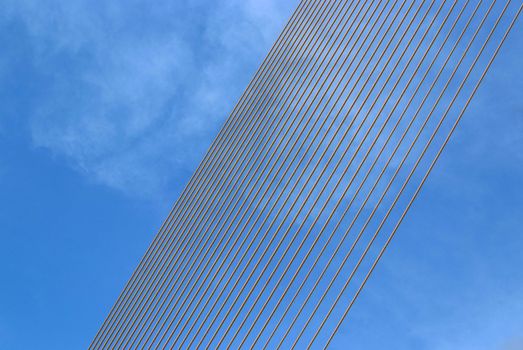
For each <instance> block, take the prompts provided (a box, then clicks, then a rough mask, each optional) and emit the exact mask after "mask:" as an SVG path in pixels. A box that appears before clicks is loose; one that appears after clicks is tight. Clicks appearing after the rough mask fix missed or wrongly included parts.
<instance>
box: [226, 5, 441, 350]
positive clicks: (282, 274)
mask: <svg viewBox="0 0 523 350" xmlns="http://www.w3.org/2000/svg"><path fill="white" fill-rule="evenodd" d="M441 8H442V7H440V10H441ZM438 14H439V11H438V13H437V14H436V16H435V17H434V19H435V18H436V17H437V15H438ZM449 15H450V12H449ZM433 21H434V20H433ZM431 25H432V23H431V24H430V25H429V28H430V27H431ZM428 32H429V31H428V30H427V31H426V32H425V34H424V36H423V38H422V39H421V40H420V42H419V44H418V46H417V47H416V49H415V53H414V54H413V55H412V57H411V59H410V60H409V62H408V63H407V64H404V70H403V72H402V73H400V74H399V76H400V79H398V81H397V82H396V84H394V87H393V88H392V90H391V93H390V94H389V96H388V97H387V98H386V99H385V100H386V102H385V103H384V104H383V107H382V108H381V110H380V111H379V112H378V113H377V115H380V114H381V112H382V111H383V109H384V108H385V106H386V104H387V102H388V101H389V99H390V97H391V96H392V93H393V91H394V90H395V89H396V87H397V86H398V84H399V82H400V81H401V78H402V77H403V74H404V73H405V71H406V69H407V67H408V66H409V65H410V63H411V61H412V58H413V57H414V55H415V54H416V52H417V50H418V49H419V48H420V46H421V44H422V42H423V40H424V38H425V36H426V35H427V34H428ZM406 50H407V47H406V48H405V52H406ZM402 57H403V54H402V56H401V58H402ZM401 58H400V60H399V61H398V64H399V62H400V61H401ZM392 71H395V68H393V69H392ZM412 78H413V76H411V79H412ZM387 82H388V80H387ZM386 84H387V83H385V85H386ZM382 91H383V90H382ZM380 94H381V92H380ZM378 97H379V96H378ZM378 97H377V98H376V100H375V102H374V103H373V104H372V105H371V107H370V108H369V113H370V110H371V109H372V108H373V107H374V105H375V103H376V102H377V99H378ZM369 113H368V114H369ZM367 117H368V115H367ZM367 117H365V118H364V119H367ZM376 121H377V119H375V120H374V122H373V123H372V124H371V126H370V127H369V129H368V131H367V133H366V134H365V136H364V137H363V140H362V141H361V143H360V146H358V148H357V149H356V151H355V153H354V155H353V157H352V158H351V159H350V161H349V162H348V164H347V167H346V170H345V171H344V172H343V173H342V175H341V176H340V178H339V179H338V181H337V183H336V185H335V186H334V188H333V190H332V191H331V193H330V194H329V195H328V197H327V199H326V200H324V201H323V203H324V204H323V206H322V208H321V209H320V210H319V212H318V214H317V216H316V218H315V219H314V221H313V223H312V224H311V226H310V227H309V230H308V232H307V233H306V234H305V235H304V238H303V240H302V242H301V243H300V244H299V246H298V248H296V249H295V250H294V251H295V253H294V255H293V257H292V258H291V259H290V261H289V262H288V264H287V266H286V268H285V269H284V271H283V272H282V273H281V274H280V278H279V279H278V281H277V282H276V284H275V286H274V287H273V289H272V291H271V293H270V294H269V296H268V297H267V298H265V300H266V301H265V303H264V305H263V306H262V307H261V310H262V311H263V310H264V308H265V307H266V305H267V303H268V302H269V301H270V299H271V298H272V295H273V294H274V292H275V291H276V289H277V287H278V285H279V283H280V282H281V281H282V279H283V277H284V276H285V274H286V273H287V271H288V270H289V268H290V266H291V265H292V263H293V262H294V259H295V258H296V256H297V255H298V253H299V252H300V250H301V248H302V247H303V245H304V244H305V242H306V240H307V238H308V236H309V234H310V232H311V230H312V228H313V227H314V226H315V224H316V223H317V222H318V220H319V219H320V217H321V215H322V213H323V211H324V210H325V208H326V206H327V204H329V202H330V200H331V198H332V196H333V195H334V193H335V192H336V190H337V188H338V186H339V185H340V184H341V182H342V181H343V179H344V178H343V176H344V175H345V173H346V172H347V171H348V169H349V167H350V165H351V164H352V161H353V160H354V158H355V157H356V155H357V154H358V152H359V150H360V149H361V146H362V144H363V142H364V141H365V140H366V138H367V136H368V135H369V134H370V131H372V128H373V126H374V124H375V123H376ZM382 131H383V128H382V129H381V130H380V132H378V134H377V136H376V138H375V140H374V142H373V144H374V143H375V142H377V140H378V138H379V137H380V135H381V132H382ZM371 147H372V146H371ZM344 155H345V153H344V154H343V155H342V156H341V157H340V161H339V164H341V162H342V159H343V157H344ZM365 159H366V157H365V158H364V160H365ZM364 160H363V161H362V162H361V164H360V166H359V167H358V169H357V170H356V171H359V169H360V168H361V166H362V165H363V163H364ZM335 169H337V166H336V168H335ZM335 171H336V170H335ZM329 181H330V178H329V180H327V182H325V185H324V188H323V189H322V190H321V191H320V195H319V196H318V197H317V199H316V201H315V202H314V203H313V204H312V206H311V209H310V210H309V213H307V214H306V215H305V216H306V217H308V216H309V215H310V214H311V213H312V210H313V208H315V206H316V204H318V201H319V199H320V198H321V194H323V191H324V190H325V189H326V188H327V186H328V182H329ZM332 215H333V212H331V215H330V217H332ZM328 220H330V218H329V219H328ZM305 222H306V220H304V221H302V223H301V224H300V226H299V227H298V229H297V230H296V232H295V234H294V236H293V238H292V239H291V242H290V243H289V244H288V245H287V247H286V249H285V250H284V252H283V253H282V254H281V255H280V259H279V261H278V263H277V264H276V267H275V268H274V269H273V271H272V272H271V274H270V275H269V277H268V280H271V279H272V277H273V276H274V274H275V273H276V272H277V270H278V268H279V266H280V264H281V262H283V258H284V257H285V256H286V255H287V253H288V251H289V249H290V248H291V247H292V244H293V242H294V240H295V238H297V236H298V234H299V232H300V231H301V229H302V228H303V225H304V224H305ZM284 236H286V235H284ZM263 271H265V269H264V270H263ZM262 274H263V272H262ZM266 286H267V285H265V286H262V288H261V291H260V292H259V293H258V295H257V297H256V298H255V300H254V302H253V303H252V305H251V307H250V309H249V310H248V311H247V313H246V315H245V316H244V318H243V321H242V322H241V324H240V325H239V326H238V328H237V332H236V333H235V335H234V336H233V338H232V339H231V341H230V342H229V345H228V347H229V346H230V345H231V344H232V342H233V341H234V339H235V337H236V335H237V334H238V332H239V331H240V329H241V328H242V327H243V326H244V324H245V322H246V321H247V319H248V317H249V315H250V313H251V312H252V310H253V308H254V307H255V306H256V304H257V302H258V301H259V300H260V298H261V297H262V295H263V292H264V291H265V288H266ZM245 300H247V299H245ZM241 309H243V306H242V308H241ZM256 321H257V319H256V320H255V321H254V322H256ZM252 327H254V323H251V328H250V329H249V331H250V330H251V329H252ZM249 331H248V332H249ZM241 345H243V341H242V344H241Z"/></svg>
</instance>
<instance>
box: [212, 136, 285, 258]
mask: <svg viewBox="0 0 523 350" xmlns="http://www.w3.org/2000/svg"><path fill="white" fill-rule="evenodd" d="M280 143H281V142H280ZM271 159H272V156H271ZM252 190H253V189H251V192H252ZM258 193H259V191H258ZM225 221H226V222H228V220H225ZM226 231H229V230H226ZM213 254H214V253H213ZM214 262H216V260H214ZM213 266H214V264H213Z"/></svg>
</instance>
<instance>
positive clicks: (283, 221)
mask: <svg viewBox="0 0 523 350" xmlns="http://www.w3.org/2000/svg"><path fill="white" fill-rule="evenodd" d="M420 9H421V6H420V7H419V8H418V10H417V11H416V14H417V13H418V12H419V10H420ZM415 18H416V15H415V16H414V17H413V18H412V19H411V21H410V24H412V22H413V21H414V19H415ZM404 19H405V18H403V19H402V21H403V20H404ZM396 33H397V31H396V32H395V34H394V36H395V35H396ZM405 34H406V32H405V33H404V34H403V35H402V36H404V35H405ZM383 39H384V37H382V40H383ZM382 40H381V41H382ZM400 40H401V39H400ZM391 43H392V41H389V42H388V43H387V47H388V46H389V45H390V44H391ZM398 47H399V45H396V48H395V50H394V52H393V54H391V55H390V57H389V62H390V59H392V57H393V56H394V54H395V51H396V49H397V48H398ZM387 65H388V62H387V64H386V65H385V66H387ZM376 68H377V64H376V65H375V66H374V68H373V71H374V70H375V69H376ZM384 69H385V67H384ZM383 72H384V70H383V71H382V73H381V74H383ZM371 77H372V73H371V75H369V77H368V78H367V80H366V81H367V82H368V81H369V80H370V78H371ZM377 81H379V78H378V80H377ZM377 81H376V83H377ZM376 83H374V85H375V84H376ZM365 85H366V83H365ZM371 91H372V90H371ZM361 92H362V91H360V93H359V95H361ZM369 96H370V92H369V94H368V95H367V98H368V97H369ZM358 98H359V96H358V97H357V98H356V100H357V99H358ZM361 126H362V125H360V127H359V128H358V129H361ZM348 130H350V129H347V132H348ZM356 133H357V132H356ZM342 138H343V137H342ZM353 140H354V138H352V140H351V141H350V142H351V143H352V141H353ZM338 147H339V145H338ZM326 150H327V149H325V150H324V152H323V154H322V156H321V157H323V156H324V155H325V154H326ZM333 154H334V153H333ZM330 158H331V159H330V160H332V158H333V156H331V157H330ZM330 160H329V161H328V162H327V164H328V163H330ZM319 164H320V163H318V164H316V167H317V166H318V165H319ZM326 170H327V167H325V168H324V170H323V171H322V173H324V172H325V171H326ZM314 173H315V169H314V170H313V171H311V172H309V173H308V175H309V176H308V179H307V180H306V183H308V181H309V180H310V179H311V177H312V175H313V174H314ZM304 174H305V173H301V174H300V179H301V177H302V176H303V175H304ZM321 176H322V175H320V177H321ZM320 177H318V181H319V179H320ZM298 184H299V180H298V181H296V182H295V184H294V186H293V188H292V189H291V190H290V192H291V193H294V191H295V189H296V186H297V185H298ZM304 189H305V186H304V187H302V189H301V190H300V192H299V194H298V195H297V196H296V200H294V202H293V203H292V205H291V208H290V209H289V210H288V211H287V213H286V214H285V217H284V219H283V220H282V221H281V223H280V225H279V227H278V228H277V229H276V232H279V231H280V229H281V227H282V225H283V224H284V223H285V221H286V219H287V218H288V216H289V214H290V213H291V211H292V210H293V208H294V206H295V205H296V203H297V199H298V198H299V197H300V195H301V193H302V192H303V190H304ZM311 194H312V191H310V192H309V193H308V194H307V199H305V201H303V203H302V205H301V206H300V209H299V210H298V213H297V214H296V215H295V216H294V218H293V219H292V222H291V224H290V226H289V228H290V227H291V226H292V224H293V222H295V220H296V219H297V217H298V215H299V214H300V213H301V210H302V209H303V207H304V205H305V203H306V202H307V200H308V198H310V195H311ZM288 198H289V197H288ZM284 205H285V204H284ZM284 205H283V206H282V207H280V210H279V211H278V213H277V214H276V217H278V216H279V213H280V212H281V210H282V209H283V208H284ZM276 217H275V219H274V220H272V222H271V224H270V225H269V228H268V229H267V230H266V231H265V232H266V234H267V233H269V232H270V229H271V228H272V226H273V225H274V223H275V222H276ZM275 238H276V235H273V237H272V238H271V240H270V242H269V243H268V244H267V246H266V248H265V250H264V252H263V253H262V256H263V255H265V253H266V252H267V251H268V248H269V247H270V246H271V244H272V242H273V241H274V239H275ZM284 238H285V234H284V235H283V236H282V239H281V240H280V242H279V243H278V246H277V248H276V249H275V250H274V252H276V251H277V250H278V248H279V246H281V244H282V242H283V240H284ZM272 257H274V254H272V255H271V258H270V259H272ZM260 262H261V258H260V259H258V261H257V263H256V265H255V267H254V269H253V270H252V271H251V273H250V275H249V277H247V281H248V280H250V278H251V277H252V275H253V274H254V272H255V271H256V268H257V266H258V265H259V263H260ZM267 266H268V264H266V267H267ZM266 267H265V268H266ZM247 281H246V283H244V284H243V286H242V288H240V291H239V292H238V294H237V296H236V298H235V300H234V301H233V303H232V304H231V306H230V307H229V308H228V310H227V312H226V315H225V316H224V318H223V319H222V320H225V319H226V318H227V316H228V315H229V314H230V312H231V311H232V305H234V304H236V302H237V301H238V300H239V297H240V296H241V294H242V292H243V290H244V289H245V287H246V286H247ZM258 281H259V279H256V282H255V283H257V282H258ZM252 290H253V289H252V288H251V292H252ZM218 324H220V325H222V324H223V323H222V322H219V323H218ZM217 334H218V333H217V331H215V332H214V334H213V337H215V336H216V335H217ZM211 341H212V338H211ZM211 341H210V342H209V344H210V343H211Z"/></svg>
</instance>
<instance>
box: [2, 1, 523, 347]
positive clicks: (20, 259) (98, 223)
mask: <svg viewBox="0 0 523 350" xmlns="http://www.w3.org/2000/svg"><path fill="white" fill-rule="evenodd" d="M295 5H296V1H294V0H293V1H286V2H281V1H276V0H249V1H239V0H234V1H230V0H229V1H225V0H219V1H205V0H188V1H159V2H156V3H155V6H151V4H150V3H149V2H146V1H138V0H136V1H131V2H129V1H125V2H124V1H118V0H115V1H105V2H99V1H86V0H84V1H82V0H72V1H67V2H66V1H58V0H53V1H51V2H46V3H45V4H43V3H42V2H37V1H29V0H19V1H11V0H2V11H1V12H0V38H1V42H2V43H3V55H1V56H0V101H1V103H0V145H1V146H2V149H3V150H4V152H1V153H0V189H1V196H2V201H1V202H0V241H1V242H2V244H1V245H0V278H1V281H2V285H1V288H0V297H1V298H0V349H81V348H86V347H87V345H88V344H89V342H90V340H91V339H92V337H93V336H94V334H95V333H96V331H97V329H98V328H99V326H100V325H101V323H102V321H103V319H104V317H105V316H106V314H107V313H108V311H109V309H110V307H111V306H112V304H113V302H114V301H115V300H116V298H117V296H118V294H119V292H120V291H121V289H122V288H123V285H124V284H125V282H126V281H127V279H128V278H129V276H130V275H131V273H132V271H133V269H134V267H135V266H136V264H137V263H138V261H139V259H140V257H141V256H142V254H143V253H144V251H145V249H146V247H147V246H148V244H149V242H150V241H151V239H152V237H153V235H154V234H155V232H156V231H157V230H158V228H159V227H160V225H161V223H162V221H163V219H164V218H165V217H166V215H167V213H168V211H169V209H170V206H171V205H172V203H174V200H175V199H176V198H177V196H178V195H179V193H180V192H181V190H182V189H183V185H184V184H185V182H186V181H188V179H189V176H190V175H191V173H192V171H193V170H194V169H195V168H196V166H197V165H198V162H199V160H200V159H201V158H202V157H203V154H204V152H205V150H206V149H207V147H208V146H209V145H210V143H211V142H212V139H213V137H214V136H215V135H216V133H217V132H218V130H219V128H220V126H221V125H222V123H223V122H224V121H225V118H226V117H227V114H228V112H230V111H231V110H232V107H233V105H234V103H235V102H236V101H237V99H238V98H239V96H240V95H241V93H242V91H243V89H244V88H245V86H246V85H247V83H248V81H249V80H250V77H251V76H252V75H253V74H254V72H255V70H256V68H257V66H258V65H259V63H260V62H261V60H262V59H263V57H264V55H265V53H266V52H267V51H268V50H269V48H270V46H271V44H272V42H273V41H274V40H275V38H276V36H277V35H278V33H279V31H280V30H281V28H282V27H283V25H284V23H285V21H286V19H287V18H288V17H289V16H290V14H291V11H292V10H293V9H294V7H295ZM522 54H523V26H522V25H521V21H519V23H518V25H516V27H515V30H514V31H513V32H512V34H511V35H510V37H509V40H508V41H507V43H506V45H505V46H504V48H503V50H502V52H501V55H500V57H499V59H498V60H497V61H496V62H495V64H494V65H493V67H492V70H491V72H490V74H489V75H488V77H487V79H486V80H485V82H484V84H483V86H482V88H481V89H480V91H479V93H478V95H477V96H476V98H475V100H474V102H473V103H472V104H471V106H470V108H469V112H468V113H467V114H466V115H465V117H464V119H463V122H462V124H461V125H460V127H459V128H458V130H457V132H456V133H455V135H454V138H453V140H452V142H451V143H450V145H449V147H448V149H447V150H446V152H445V153H444V156H443V157H442V158H441V160H440V162H439V164H438V165H437V167H436V168H435V170H434V171H433V173H432V175H431V177H430V180H429V181H428V183H427V184H426V186H425V187H424V189H423V191H422V192H421V194H420V196H419V198H418V200H417V201H416V203H415V205H414V206H413V208H412V210H411V212H410V213H409V215H408V219H407V220H405V222H404V224H403V225H402V227H401V229H400V231H399V232H398V235H397V237H396V239H395V241H394V242H393V244H392V246H391V248H390V250H389V251H388V252H387V254H386V255H385V258H384V259H383V261H382V263H381V265H380V266H379V268H378V269H377V270H376V273H375V275H374V276H373V277H372V279H371V280H370V282H369V284H368V285H367V287H366V289H365V292H364V293H363V294H362V296H361V298H360V299H359V300H358V303H357V304H356V306H355V307H354V309H353V310H352V311H351V317H349V319H348V321H347V322H346V323H345V324H344V327H343V328H342V329H341V331H340V334H339V336H338V337H337V340H336V342H335V344H333V345H334V346H338V347H340V348H345V347H352V348H365V349H382V348H383V347H384V345H385V346H386V347H388V348H398V349H438V350H440V349H441V350H444V349H456V348H459V349H500V350H516V349H523V316H521V315H523V271H522V270H521V266H523V254H521V251H522V250H523V237H522V233H523V232H522V229H521V227H523V215H521V213H522V212H523V196H522V195H521V194H522V193H523V181H521V178H522V176H523V118H522V117H523V100H522V99H521V91H523V66H522V65H521V64H520V58H521V56H522Z"/></svg>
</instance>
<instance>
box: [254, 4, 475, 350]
mask: <svg viewBox="0 0 523 350" xmlns="http://www.w3.org/2000/svg"><path fill="white" fill-rule="evenodd" d="M481 3H482V1H479V2H478V4H477V6H476V8H475V10H474V11H473V14H472V15H471V17H470V19H469V21H468V23H467V24H466V26H465V28H467V27H468V25H469V24H470V22H471V21H472V19H473V17H474V15H475V13H476V12H477V10H478V8H479V6H480V4H481ZM463 9H465V7H463ZM457 20H459V16H458V18H457ZM455 24H456V22H455V23H454V25H453V27H454V26H455ZM464 33H465V30H464V31H463V32H462V34H461V36H463V34H464ZM450 34H451V31H449V33H448V34H447V36H446V38H445V40H444V41H443V44H442V46H440V49H439V50H438V53H436V55H435V56H434V59H433V61H432V62H431V64H430V65H429V68H428V69H427V71H426V72H425V74H424V76H423V78H421V80H420V83H419V84H418V86H417V87H416V89H415V92H414V93H413V94H412V95H411V98H410V99H409V102H408V103H407V104H406V106H405V108H404V109H403V112H402V113H401V115H400V117H399V118H398V120H397V121H396V124H395V125H394V127H393V128H392V131H391V133H390V134H389V137H388V138H387V140H386V141H385V142H384V144H383V146H382V147H381V149H380V151H379V152H378V155H377V157H376V158H375V160H374V162H373V164H372V165H371V166H370V168H369V170H368V171H367V173H366V175H365V177H364V178H363V180H362V182H361V184H360V186H359V187H358V189H357V190H356V191H355V193H354V195H353V196H352V199H351V201H350V202H349V203H348V205H347V206H346V208H345V210H344V212H343V213H342V214H341V218H340V219H339V220H338V223H337V224H336V226H335V228H334V229H333V230H332V231H331V234H330V235H329V238H328V239H327V240H326V242H325V244H324V246H323V248H322V249H321V251H320V252H319V253H318V254H317V257H316V259H315V261H314V262H313V263H312V266H311V268H310V269H309V271H308V272H307V275H306V276H305V278H304V279H303V281H302V283H301V284H300V286H299V287H298V289H297V291H296V292H295V293H294V296H293V298H292V300H291V301H290V302H289V303H288V305H287V308H286V309H285V311H284V312H283V314H282V315H281V316H280V319H279V321H278V323H277V324H276V326H275V327H274V329H273V331H272V332H271V334H270V335H269V337H268V339H267V340H266V342H265V345H264V346H263V348H264V349H265V348H267V346H268V344H269V342H270V340H271V338H272V337H273V336H274V334H275V332H276V330H277V328H278V327H279V326H280V325H281V322H282V321H283V319H284V318H285V316H286V315H287V313H288V312H289V310H290V307H291V306H292V305H293V303H294V301H295V300H296V297H297V296H298V295H299V293H300V292H301V290H302V288H303V287H304V285H305V283H306V282H307V281H308V279H309V276H310V274H311V273H312V271H313V269H314V268H315V266H316V264H317V263H318V261H319V259H320V257H321V256H322V255H323V253H324V252H325V250H326V249H327V247H328V245H329V244H330V242H331V240H332V238H333V237H334V234H335V233H336V231H337V229H338V227H339V226H340V224H341V222H342V219H343V218H344V217H345V215H346V214H347V211H348V210H349V209H350V207H351V206H352V203H353V202H354V200H355V199H356V196H357V195H358V194H359V191H360V190H361V189H362V188H363V185H364V184H365V181H366V180H367V178H368V177H369V175H370V174H371V172H372V170H373V168H374V166H375V165H376V163H377V161H378V160H379V158H380V156H381V154H382V153H383V151H384V150H385V147H386V145H387V144H388V142H389V141H390V139H391V138H392V136H393V134H394V132H395V130H396V129H397V127H398V126H399V124H400V122H401V121H402V119H403V117H404V116H405V114H406V112H407V110H408V108H409V107H410V105H411V103H412V102H413V100H414V97H415V95H416V94H417V92H418V90H419V88H420V87H421V84H422V83H423V82H424V81H425V79H426V77H427V75H428V74H429V72H430V69H431V68H432V66H433V65H434V63H435V62H436V60H437V58H438V56H439V55H440V53H441V51H442V49H443V47H444V46H443V45H444V44H445V43H446V42H447V40H448V39H449V37H450ZM460 39H461V37H460V38H459V39H458V40H457V41H456V43H455V45H454V48H453V50H452V52H453V51H454V50H455V48H456V47H457V44H458V43H459V41H460ZM427 52H428V51H427ZM450 57H451V55H449V56H448V58H447V60H446V62H445V63H444V64H443V65H442V67H441V69H440V71H439V73H438V75H437V78H436V79H435V80H434V82H433V83H432V85H431V87H430V89H429V92H430V91H431V90H432V89H433V88H434V86H435V83H436V82H437V80H438V78H439V75H441V73H442V72H443V69H444V67H445V66H446V63H447V62H448V60H449V59H450ZM427 97H428V93H427V95H426V96H425V98H424V100H423V101H422V103H421V106H422V105H423V104H424V102H425V100H426V98H427ZM420 108H421V107H420ZM393 112H394V109H393V110H392V111H391V112H390V113H389V116H388V117H387V118H390V117H391V116H392V113H393ZM416 115H417V113H416V114H415V116H414V118H412V120H411V121H410V123H409V126H408V127H407V128H406V131H405V132H404V134H403V135H402V137H401V138H400V142H398V146H396V149H395V151H393V152H392V155H391V156H390V158H389V160H388V161H387V163H386V164H387V165H386V166H385V167H384V168H385V169H386V167H387V166H388V163H390V161H391V160H392V157H393V156H394V154H395V152H396V151H397V149H398V148H399V145H400V144H401V141H402V140H403V138H404V137H405V135H406V133H407V131H408V130H409V128H410V126H411V125H412V123H413V122H414V120H415V117H416ZM383 174H384V171H382V173H381V174H380V176H378V180H376V182H375V185H374V186H373V188H374V187H375V186H376V185H377V183H378V182H379V179H381V176H382V175H383ZM355 176H356V174H354V175H353V177H355ZM351 181H353V179H352V178H351V180H349V183H350V182H351ZM348 189H349V187H346V191H347V190H348ZM346 191H344V193H343V195H342V197H344V196H345V194H346ZM338 204H339V203H338ZM338 204H337V205H338ZM365 204H366V202H365V201H364V204H363V205H362V207H365ZM334 210H336V207H335V209H334ZM326 226H327V225H326V224H324V226H323V227H322V229H321V230H320V233H319V235H320V234H321V233H322V232H324V230H325V228H326ZM319 235H318V237H319ZM345 238H346V236H344V237H342V238H341V240H340V243H339V245H338V247H337V249H336V250H335V251H334V253H333V254H332V255H333V256H334V255H336V253H337V251H338V250H339V248H340V247H341V245H342V244H343V242H344V240H345ZM315 243H316V240H315V242H314V243H313V245H314V244H315ZM312 248H313V247H311V249H310V250H309V251H308V252H307V254H306V258H305V259H307V256H308V255H309V254H310V253H311V252H312ZM325 271H326V269H325V270H323V271H322V273H321V274H320V277H319V278H318V282H316V283H319V281H320V280H321V278H322V276H323V274H324V273H325ZM298 272H299V271H297V272H296V273H295V275H294V276H293V277H292V279H291V282H290V283H289V285H288V287H287V289H286V290H285V291H284V292H283V295H282V297H281V298H280V299H279V300H278V302H277V304H276V306H275V307H274V308H273V311H272V312H271V315H270V316H269V319H270V318H271V317H272V316H273V315H274V312H275V311H276V310H277V308H278V306H279V304H280V303H281V302H282V300H283V296H284V295H285V293H286V292H287V290H288V288H289V287H290V285H291V284H292V283H293V281H294V280H295V278H296V277H297V274H298ZM315 287H316V285H315V286H314V287H313V288H312V289H311V292H310V293H309V295H308V297H307V298H306V301H307V300H308V298H310V295H311V294H312V291H313V290H314V289H315ZM306 301H305V302H304V304H305V303H306ZM269 319H268V320H267V321H266V323H265V324H264V326H263V328H262V330H261V331H260V332H259V333H258V335H257V336H256V339H255V341H254V343H253V346H254V344H255V343H256V342H257V341H258V339H259V337H260V336H261V334H262V332H263V331H264V329H265V327H266V326H267V325H268V321H269ZM293 324H294V320H293V323H291V325H290V326H289V329H290V328H291V327H292V325H293Z"/></svg>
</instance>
